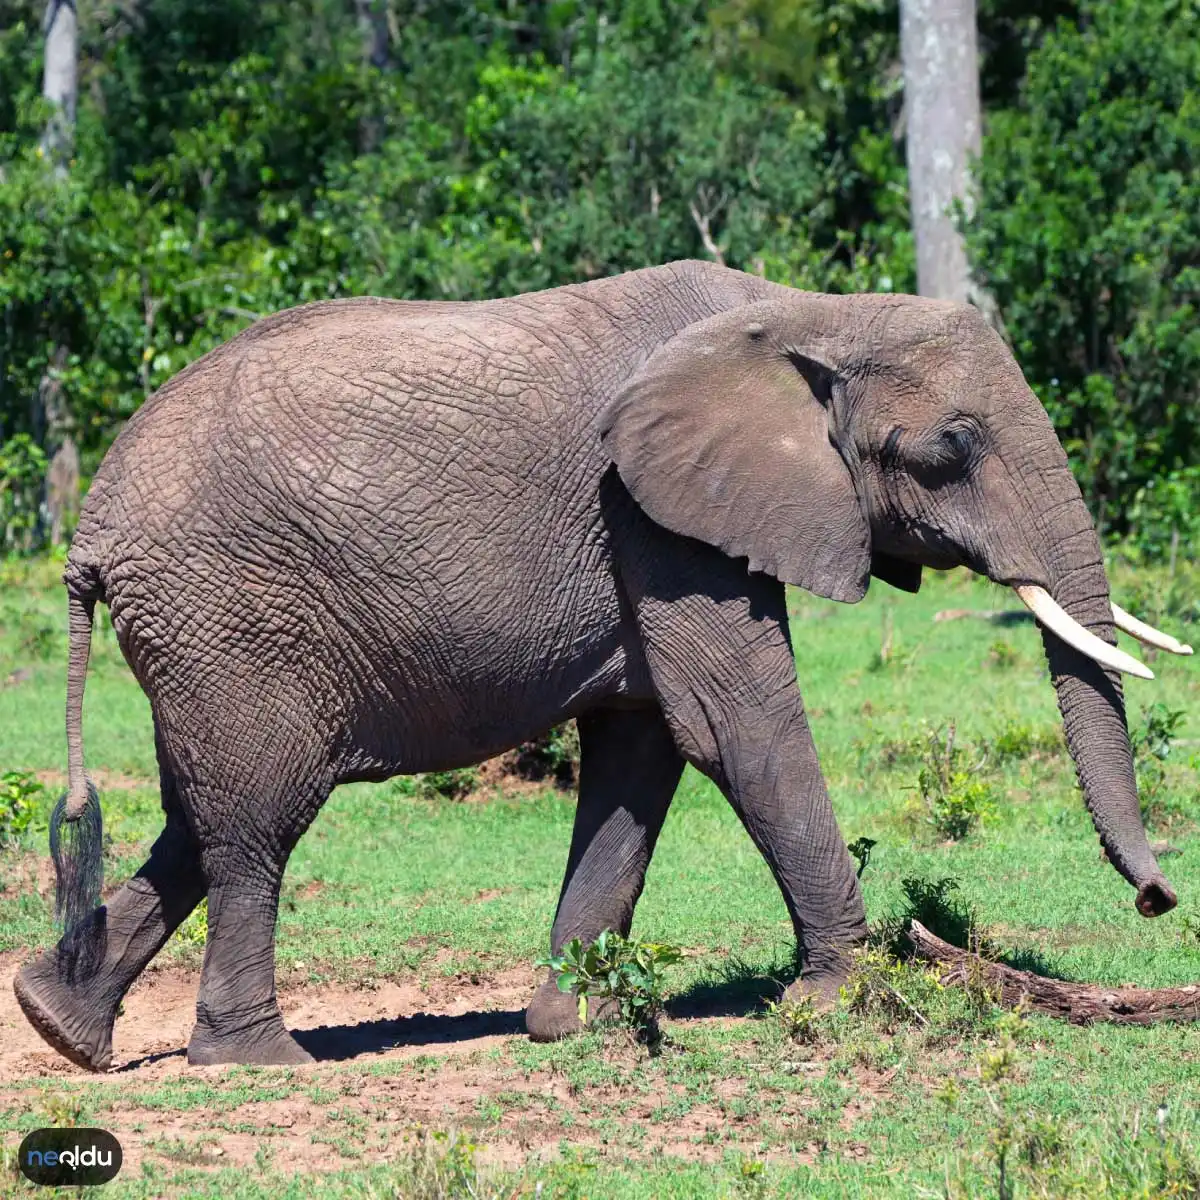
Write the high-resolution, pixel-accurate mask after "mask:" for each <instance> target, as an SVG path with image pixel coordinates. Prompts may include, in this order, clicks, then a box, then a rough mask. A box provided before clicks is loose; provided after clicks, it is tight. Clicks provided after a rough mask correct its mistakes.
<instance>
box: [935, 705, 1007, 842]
mask: <svg viewBox="0 0 1200 1200" xmlns="http://www.w3.org/2000/svg"><path fill="white" fill-rule="evenodd" d="M954 734H955V727H954V725H953V724H951V725H949V726H947V727H946V729H945V731H942V730H934V731H933V732H932V733H931V734H930V735H929V739H928V742H927V748H926V753H925V760H924V763H923V764H922V766H921V770H920V773H919V774H918V776H917V790H918V792H919V793H920V802H919V804H918V806H917V815H918V816H919V817H920V819H921V820H923V821H924V822H925V823H926V824H927V825H929V826H930V827H931V828H932V829H933V831H934V832H935V833H936V834H937V835H938V837H940V838H946V839H949V840H951V841H960V840H961V839H962V838H965V837H966V836H967V835H968V834H970V833H971V832H973V831H974V830H975V829H976V828H977V827H978V826H979V824H980V823H981V822H982V821H984V820H986V819H987V818H988V817H990V816H991V815H992V813H993V811H994V791H993V788H992V785H991V783H990V782H989V781H988V780H987V779H986V778H985V777H983V776H982V775H981V774H980V768H981V766H982V765H983V764H982V762H974V763H971V762H968V760H967V755H966V753H965V752H964V751H963V750H962V749H961V748H960V747H958V746H955V744H954Z"/></svg>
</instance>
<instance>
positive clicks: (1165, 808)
mask: <svg viewBox="0 0 1200 1200" xmlns="http://www.w3.org/2000/svg"><path fill="white" fill-rule="evenodd" d="M1186 719H1187V713H1186V712H1185V710H1183V709H1181V708H1168V707H1167V705H1165V704H1162V703H1155V704H1151V705H1150V706H1149V707H1147V708H1146V709H1145V710H1144V711H1143V713H1142V719H1141V722H1140V723H1139V724H1138V725H1136V726H1135V727H1134V729H1133V730H1132V731H1131V733H1130V742H1131V743H1132V745H1133V763H1134V769H1135V771H1136V773H1137V785H1138V800H1139V802H1140V804H1141V810H1142V820H1143V821H1144V822H1145V823H1146V824H1148V825H1159V824H1163V823H1165V822H1166V821H1168V820H1169V819H1170V817H1171V816H1172V815H1174V808H1175V806H1173V805H1171V804H1170V803H1169V798H1168V795H1167V792H1168V788H1167V767H1166V762H1167V759H1168V758H1169V757H1170V755H1171V746H1172V743H1173V742H1174V741H1175V738H1176V730H1178V729H1179V727H1180V726H1181V725H1182V724H1183V723H1184V721H1185V720H1186Z"/></svg>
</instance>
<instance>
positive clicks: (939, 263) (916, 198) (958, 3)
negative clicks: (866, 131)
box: [900, 0, 981, 303]
mask: <svg viewBox="0 0 1200 1200" xmlns="http://www.w3.org/2000/svg"><path fill="white" fill-rule="evenodd" d="M900 53H901V57H902V58H903V60H904V105H905V123H906V131H907V132H906V142H907V155H908V179H909V192H910V196H911V204H912V228H913V237H914V239H915V241H916V249H917V288H918V290H919V291H920V293H921V295H922V296H932V297H935V298H936V299H939V300H955V301H958V302H959V303H963V302H965V301H968V300H972V301H974V300H975V299H976V297H975V295H974V289H973V288H972V285H971V275H970V270H969V268H968V265H967V251H966V245H965V243H964V240H963V238H962V235H961V234H960V233H959V232H958V230H957V228H956V227H955V216H954V213H953V209H952V206H953V204H954V202H955V201H956V200H961V201H962V202H963V204H964V206H965V207H966V209H967V212H968V213H969V212H970V211H971V207H972V197H971V191H970V160H971V158H972V157H973V156H976V155H978V153H979V147H980V126H981V118H980V104H979V53H978V47H977V42H976V32H975V0H900Z"/></svg>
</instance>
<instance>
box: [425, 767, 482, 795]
mask: <svg viewBox="0 0 1200 1200" xmlns="http://www.w3.org/2000/svg"><path fill="white" fill-rule="evenodd" d="M478 786H479V769H478V768H477V767H457V768H455V769H454V770H451V771H426V772H425V774H423V775H418V776H417V777H416V784H415V786H414V789H413V791H414V794H415V795H416V796H417V798H418V799H421V800H461V799H463V797H465V796H469V795H470V794H471V793H472V792H473V791H474V790H475V789H476V788H477V787H478Z"/></svg>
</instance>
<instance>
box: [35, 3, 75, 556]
mask: <svg viewBox="0 0 1200 1200" xmlns="http://www.w3.org/2000/svg"><path fill="white" fill-rule="evenodd" d="M44 28H45V32H46V46H45V64H44V68H43V74H42V95H43V97H45V99H46V100H47V101H49V103H50V104H51V105H52V109H51V113H50V119H49V120H48V121H47V122H46V129H45V132H44V133H43V135H42V154H43V156H44V157H45V159H46V161H47V162H48V163H50V164H51V165H52V167H53V169H54V172H55V174H56V175H57V176H58V177H59V178H60V179H65V178H66V175H67V168H68V166H69V165H70V159H71V150H72V147H73V145H74V141H75V98H76V91H77V87H78V77H79V17H78V13H77V11H76V7H75V0H49V2H48V3H47V5H46V20H45V25H44ZM51 362H52V364H53V365H52V367H50V368H48V369H47V371H46V373H45V374H44V375H43V376H42V380H41V382H40V383H39V385H38V390H37V396H36V398H35V400H34V403H35V405H36V407H37V411H36V413H35V414H34V426H35V428H36V429H37V430H38V431H39V433H40V435H41V439H42V444H43V446H44V447H45V449H46V454H47V456H48V458H49V459H50V465H49V468H48V469H47V471H46V481H45V487H44V490H43V494H42V525H43V529H44V531H45V535H46V536H48V538H49V540H50V543H51V545H55V546H57V545H60V544H61V543H62V542H63V541H64V540H65V539H66V537H67V534H68V532H69V527H70V526H71V525H73V524H74V518H75V515H76V512H77V510H78V507H79V451H78V449H77V448H76V446H75V441H74V439H73V438H72V437H71V433H70V428H71V424H70V417H69V413H68V411H67V404H66V397H65V396H64V395H63V387H62V381H61V379H60V378H59V372H60V371H61V370H62V368H63V367H65V366H66V362H67V347H66V345H64V344H63V343H62V341H61V340H60V341H59V344H58V346H57V347H56V348H55V350H54V353H53V355H52V356H51Z"/></svg>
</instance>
